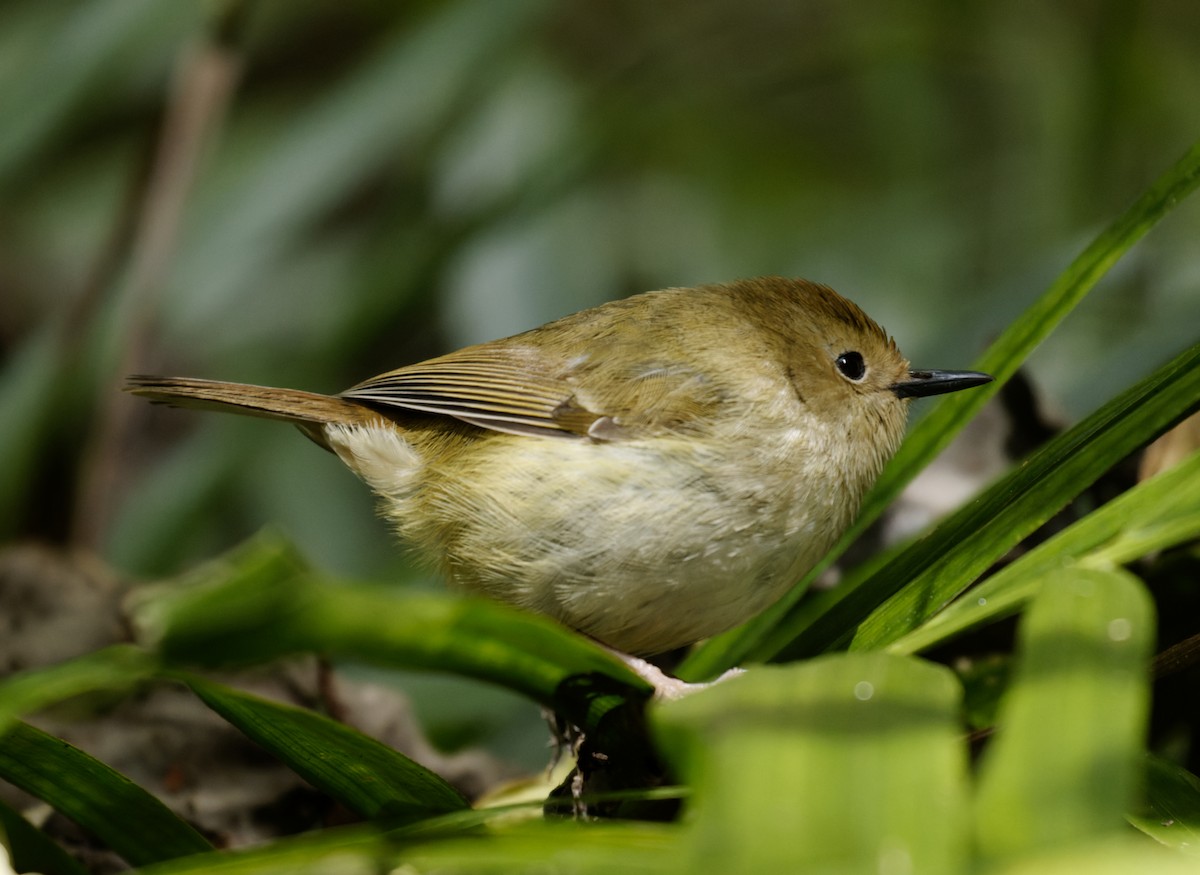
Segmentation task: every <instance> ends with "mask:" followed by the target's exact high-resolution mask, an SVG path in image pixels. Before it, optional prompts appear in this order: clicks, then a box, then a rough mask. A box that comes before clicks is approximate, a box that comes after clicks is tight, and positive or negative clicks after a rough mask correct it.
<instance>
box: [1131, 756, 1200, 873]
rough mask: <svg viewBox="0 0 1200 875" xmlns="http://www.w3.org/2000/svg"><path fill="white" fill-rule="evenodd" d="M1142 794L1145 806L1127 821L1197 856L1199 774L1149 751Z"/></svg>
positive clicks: (1199, 839)
mask: <svg viewBox="0 0 1200 875" xmlns="http://www.w3.org/2000/svg"><path fill="white" fill-rule="evenodd" d="M1145 796H1146V804H1145V806H1144V807H1143V808H1142V809H1140V810H1139V811H1137V812H1135V813H1134V814H1131V815H1129V818H1128V820H1129V822H1130V823H1132V824H1133V825H1134V826H1136V827H1137V828H1138V829H1140V830H1141V831H1142V832H1144V833H1145V834H1146V835H1148V836H1152V837H1153V838H1156V839H1158V840H1159V841H1160V842H1162V843H1163V844H1164V845H1167V846H1168V847H1171V848H1175V849H1176V850H1179V851H1183V852H1184V853H1186V854H1188V855H1189V856H1191V857H1200V778H1197V777H1196V776H1195V775H1193V774H1192V773H1191V772H1189V771H1188V770H1187V769H1184V768H1183V767H1181V766H1177V765H1175V763H1173V762H1170V761H1169V760H1165V759H1163V758H1162V757H1158V756H1154V755H1153V754H1149V755H1147V757H1146V775H1145Z"/></svg>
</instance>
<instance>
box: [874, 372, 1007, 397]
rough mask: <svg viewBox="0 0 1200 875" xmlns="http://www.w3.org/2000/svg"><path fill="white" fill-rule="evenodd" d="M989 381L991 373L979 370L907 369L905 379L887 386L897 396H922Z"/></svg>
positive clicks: (966, 387)
mask: <svg viewBox="0 0 1200 875" xmlns="http://www.w3.org/2000/svg"><path fill="white" fill-rule="evenodd" d="M990 382H992V377H991V375H989V374H981V373H980V372H979V371H909V372H908V379H907V380H903V381H901V382H899V383H892V385H891V386H889V387H888V388H890V389H891V390H892V391H893V392H895V393H896V397H898V398H924V397H925V396H926V395H944V394H945V393H946V392H957V391H958V390H959V389H970V388H971V387H972V386H982V385H983V384H984V383H990Z"/></svg>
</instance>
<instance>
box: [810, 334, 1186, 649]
mask: <svg viewBox="0 0 1200 875" xmlns="http://www.w3.org/2000/svg"><path fill="white" fill-rule="evenodd" d="M1197 406H1200V344H1197V345H1196V346H1193V347H1192V348H1191V349H1189V350H1187V351H1185V352H1184V353H1183V354H1182V355H1180V356H1178V357H1176V358H1175V359H1174V360H1173V361H1171V362H1169V363H1168V364H1167V365H1166V366H1164V367H1162V368H1160V369H1159V370H1157V371H1155V372H1154V373H1153V374H1151V375H1150V376H1149V377H1147V378H1146V379H1145V380H1143V381H1142V382H1140V383H1138V384H1137V385H1136V386H1134V387H1132V388H1131V389H1129V390H1127V391H1126V392H1123V393H1122V394H1121V395H1119V396H1118V397H1117V398H1115V399H1113V400H1112V401H1110V402H1109V403H1108V404H1105V405H1104V406H1103V407H1101V408H1100V409H1099V410H1098V411H1096V412H1095V413H1093V414H1092V415H1091V416H1089V417H1087V418H1086V419H1085V420H1083V422H1080V423H1079V424H1078V425H1076V426H1075V427H1074V428H1072V429H1070V430H1069V431H1067V432H1065V433H1063V434H1061V435H1059V436H1058V437H1057V438H1055V439H1054V440H1053V441H1051V442H1050V443H1049V444H1047V445H1046V446H1045V447H1043V448H1042V449H1041V450H1039V451H1038V452H1037V453H1035V454H1034V455H1033V456H1032V457H1031V458H1029V459H1028V460H1026V462H1025V463H1024V464H1022V465H1021V467H1019V468H1017V469H1015V470H1014V471H1011V472H1010V473H1009V474H1007V475H1005V476H1004V477H1002V478H1001V479H1000V480H999V481H997V482H996V483H994V484H992V486H991V487H989V488H988V489H987V490H986V491H985V492H984V493H983V495H981V496H980V497H979V498H977V499H976V500H975V501H973V502H972V503H971V504H970V505H968V506H967V507H965V508H963V509H962V510H960V511H958V512H957V513H955V514H953V515H952V516H950V517H949V518H948V519H946V520H944V521H943V522H942V523H941V524H940V525H938V527H937V528H936V529H934V531H933V532H932V533H931V534H930V535H929V536H928V537H926V538H924V539H923V540H921V541H918V542H917V543H916V544H914V545H913V547H912V548H910V549H909V550H907V551H906V552H905V553H904V554H903V555H901V556H900V557H899V558H898V559H897V560H896V561H895V562H894V563H892V565H890V566H889V567H888V568H886V569H884V570H883V571H882V572H880V573H879V574H877V575H875V576H874V577H872V578H871V579H869V580H867V581H866V582H865V583H864V584H863V585H862V586H861V587H859V588H858V589H857V590H856V591H855V593H854V595H853V596H852V597H851V598H849V599H847V600H846V601H844V602H842V604H841V605H839V607H845V606H847V605H858V606H859V608H860V610H861V608H862V607H865V606H866V604H868V603H869V602H870V601H872V600H874V601H876V602H878V601H879V600H880V597H881V596H890V598H889V599H888V600H887V601H886V602H884V603H883V604H882V605H880V606H879V607H878V608H877V609H875V610H874V612H873V613H871V614H870V616H868V617H867V618H866V619H865V620H863V621H862V624H861V625H860V626H859V627H858V630H857V632H856V633H855V634H854V639H853V642H852V644H851V646H852V647H853V648H855V649H867V648H875V647H883V646H885V645H887V644H890V643H891V642H892V641H895V640H896V639H897V638H899V637H900V636H902V635H904V634H907V633H908V632H910V631H912V630H913V629H915V628H916V627H917V626H918V625H920V624H921V623H922V622H924V621H925V620H926V619H928V618H929V617H930V616H932V615H933V614H934V613H936V612H937V611H939V610H940V609H941V608H942V607H943V606H944V605H945V604H946V603H947V602H949V601H950V599H952V598H954V597H955V596H956V595H958V594H959V593H960V592H962V591H963V590H964V589H965V588H966V587H967V586H969V585H970V584H971V583H972V582H973V581H974V580H975V579H976V578H977V577H978V576H979V575H980V574H982V573H983V572H984V571H985V570H987V568H988V567H989V566H991V564H992V563H993V562H995V561H996V560H998V559H1000V557H1002V556H1003V555H1004V554H1005V553H1006V552H1008V550H1009V549H1011V548H1012V547H1015V546H1016V545H1017V544H1018V543H1020V541H1021V540H1022V539H1023V538H1024V537H1025V536H1026V535H1029V534H1030V533H1032V532H1033V531H1035V530H1036V529H1037V528H1038V527H1039V526H1040V525H1042V523H1044V522H1046V521H1047V520H1048V519H1050V517H1051V516H1053V515H1054V514H1055V513H1057V512H1058V510H1059V509H1060V508H1062V507H1064V506H1065V505H1066V504H1067V502H1069V501H1070V500H1071V499H1072V498H1074V497H1075V496H1076V495H1078V494H1079V493H1080V492H1081V491H1083V490H1084V489H1086V488H1087V487H1088V486H1089V485H1090V484H1091V483H1093V482H1094V481H1095V480H1096V479H1097V478H1098V477H1099V476H1100V475H1101V474H1103V473H1104V472H1105V471H1107V470H1108V469H1109V468H1111V467H1112V466H1113V465H1115V464H1116V463H1117V462H1119V461H1120V460H1121V459H1123V458H1125V457H1126V456H1128V455H1129V454H1130V453H1132V452H1133V451H1134V450H1136V449H1138V448H1139V447H1141V446H1143V445H1144V444H1147V443H1149V442H1150V441H1152V440H1153V439H1154V438H1156V437H1157V436H1158V435H1160V434H1162V433H1163V432H1164V431H1166V430H1167V429H1169V428H1170V427H1171V426H1172V425H1174V424H1175V423H1176V422H1178V421H1179V420H1181V419H1183V418H1184V417H1186V416H1187V415H1188V414H1189V413H1191V412H1192V411H1193V410H1195V409H1196V408H1197ZM892 593H895V594H894V595H892ZM858 620H859V617H855V616H852V615H851V616H850V617H847V616H845V615H830V616H829V617H828V618H823V621H822V623H820V624H819V626H820V627H821V628H823V629H824V630H825V631H826V633H827V634H828V633H837V632H839V631H840V630H838V629H837V623H838V622H841V623H847V621H849V622H850V623H854V622H857V621H858ZM845 628H846V626H844V625H843V626H842V629H843V630H844V629H845ZM812 631H813V632H814V633H815V632H817V631H818V624H814V627H813V630H812ZM798 643H799V642H798Z"/></svg>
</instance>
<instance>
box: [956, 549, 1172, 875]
mask: <svg viewBox="0 0 1200 875" xmlns="http://www.w3.org/2000/svg"><path fill="white" fill-rule="evenodd" d="M1153 634H1154V610H1153V606H1152V604H1151V601H1150V597H1149V595H1148V594H1147V593H1146V591H1145V589H1144V587H1143V586H1142V584H1141V582H1140V581H1139V580H1137V579H1136V578H1135V577H1133V576H1132V575H1130V574H1128V573H1127V572H1124V571H1099V570H1094V569H1080V568H1076V569H1071V570H1064V571H1062V572H1060V573H1058V574H1056V575H1053V576H1051V577H1050V578H1048V579H1047V581H1046V582H1045V584H1044V585H1043V586H1042V590H1041V592H1040V593H1039V594H1038V596H1037V598H1035V599H1034V600H1033V602H1032V603H1031V605H1030V608H1029V610H1028V612H1027V613H1026V615H1025V619H1024V625H1023V627H1022V631H1021V636H1020V645H1019V650H1018V659H1019V663H1018V667H1017V671H1016V675H1015V677H1014V680H1013V684H1012V687H1011V688H1010V690H1009V692H1008V694H1007V697H1006V699H1005V701H1004V702H1003V703H1002V705H1001V710H1000V716H999V729H998V732H997V735H996V738H995V739H994V741H993V743H992V746H991V748H990V749H989V750H988V751H987V755H986V757H985V759H984V761H983V763H982V764H981V769H980V776H979V788H978V794H977V805H976V836H977V840H978V843H979V847H980V849H981V850H982V851H983V853H984V854H986V855H988V856H991V857H1010V856H1014V855H1018V854H1026V853H1029V852H1031V851H1034V850H1039V849H1049V848H1054V847H1059V846H1067V845H1072V844H1076V843H1078V842H1084V841H1088V840H1092V839H1095V838H1098V837H1100V836H1103V835H1105V834H1114V833H1115V834H1119V833H1120V832H1121V831H1122V829H1123V827H1124V817H1125V814H1126V812H1127V811H1128V810H1129V808H1130V806H1131V804H1132V803H1133V797H1134V794H1135V792H1136V788H1137V784H1138V774H1139V770H1140V768H1141V762H1142V759H1141V757H1142V745H1143V743H1144V734H1145V730H1146V719H1147V711H1148V706H1149V698H1150V685H1149V671H1148V659H1149V656H1150V651H1151V648H1152V646H1153V641H1152V639H1153Z"/></svg>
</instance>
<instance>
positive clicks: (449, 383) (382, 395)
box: [341, 341, 715, 441]
mask: <svg viewBox="0 0 1200 875" xmlns="http://www.w3.org/2000/svg"><path fill="white" fill-rule="evenodd" d="M606 360H607V362H608V363H609V366H608V367H602V368H596V367H593V365H594V364H595V363H596V362H605V361H606ZM611 362H612V359H611V358H609V357H608V356H606V355H604V351H603V350H600V351H595V350H593V355H591V356H565V355H557V354H555V353H552V352H547V351H546V350H544V349H540V348H538V347H536V346H531V345H524V344H513V343H511V342H505V341H498V342H496V343H493V344H481V345H479V346H474V347H468V348H466V349H463V350H459V351H458V352H453V353H450V354H449V355H445V356H441V357H440V358H435V359H430V360H428V361H424V362H420V363H418V364H414V365H409V366H407V367H403V368H400V369H398V370H395V371H390V372H388V373H386V374H380V375H379V376H378V377H372V378H371V379H369V380H366V381H365V382H362V383H359V384H358V385H357V386H354V387H352V388H350V389H348V390H346V391H345V392H343V393H342V395H341V397H343V398H346V399H349V400H353V401H359V402H365V403H367V404H370V405H382V406H385V407H398V408H401V409H404V410H412V411H417V412H422V413H433V414H440V415H444V416H452V417H454V418H455V419H459V420H461V421H463V422H467V423H470V424H472V425H476V426H479V427H480V428H486V429H491V430H493V431H502V432H510V433H512V434H527V435H540V436H549V437H560V438H576V439H578V438H585V437H586V438H592V439H594V440H603V441H613V440H621V439H625V438H629V437H634V436H641V435H645V434H647V433H648V432H653V431H657V430H661V429H664V428H665V429H678V428H680V427H687V423H688V422H692V421H695V420H696V419H697V417H698V416H701V415H702V414H703V413H704V412H705V411H706V410H707V409H708V408H709V406H710V405H711V404H712V403H714V401H715V398H714V397H713V391H712V388H711V387H710V386H708V385H707V381H706V380H704V379H703V378H702V377H701V376H700V375H698V374H697V373H696V372H695V371H694V370H693V369H689V368H686V367H663V366H662V365H658V364H655V363H652V362H634V363H632V364H630V365H629V366H627V367H624V368H614V367H613V366H612V364H611ZM614 371H615V372H614Z"/></svg>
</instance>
